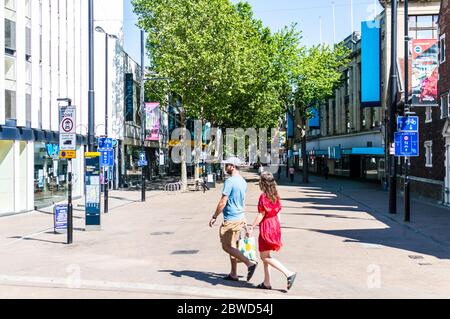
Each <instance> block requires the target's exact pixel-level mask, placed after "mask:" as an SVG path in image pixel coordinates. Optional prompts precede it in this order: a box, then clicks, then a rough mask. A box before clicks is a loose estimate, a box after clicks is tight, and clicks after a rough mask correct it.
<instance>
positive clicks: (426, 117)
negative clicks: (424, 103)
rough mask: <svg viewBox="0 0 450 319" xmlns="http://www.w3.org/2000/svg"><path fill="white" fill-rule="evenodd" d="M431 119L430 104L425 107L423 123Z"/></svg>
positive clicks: (431, 110)
mask: <svg viewBox="0 0 450 319" xmlns="http://www.w3.org/2000/svg"><path fill="white" fill-rule="evenodd" d="M432 121H433V109H432V108H431V106H428V107H427V108H426V109H425V123H430V122H432Z"/></svg>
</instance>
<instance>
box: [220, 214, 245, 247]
mask: <svg viewBox="0 0 450 319" xmlns="http://www.w3.org/2000/svg"><path fill="white" fill-rule="evenodd" d="M245 224H246V223H245V221H243V220H241V221H232V222H227V221H226V222H224V223H223V224H222V226H221V227H220V242H221V243H222V247H223V248H231V247H232V248H237V242H238V240H239V235H240V233H241V230H242V229H243V228H244V226H245Z"/></svg>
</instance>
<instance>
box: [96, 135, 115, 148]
mask: <svg viewBox="0 0 450 319" xmlns="http://www.w3.org/2000/svg"><path fill="white" fill-rule="evenodd" d="M108 148H113V139H112V138H108V137H99V139H98V149H99V150H101V149H108Z"/></svg>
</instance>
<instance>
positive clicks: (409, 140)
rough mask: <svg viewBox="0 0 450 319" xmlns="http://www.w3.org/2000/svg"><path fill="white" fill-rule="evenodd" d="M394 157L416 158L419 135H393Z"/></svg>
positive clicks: (407, 133)
mask: <svg viewBox="0 0 450 319" xmlns="http://www.w3.org/2000/svg"><path fill="white" fill-rule="evenodd" d="M395 156H396V157H418V156H419V133H418V132H397V133H395Z"/></svg>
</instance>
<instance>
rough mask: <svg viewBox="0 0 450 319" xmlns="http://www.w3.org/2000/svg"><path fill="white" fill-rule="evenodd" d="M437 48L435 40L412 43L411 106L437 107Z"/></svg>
mask: <svg viewBox="0 0 450 319" xmlns="http://www.w3.org/2000/svg"><path fill="white" fill-rule="evenodd" d="M438 72H439V47H438V42H437V40H436V39H425V40H413V42H412V105H413V106H439V103H438Z"/></svg>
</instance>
